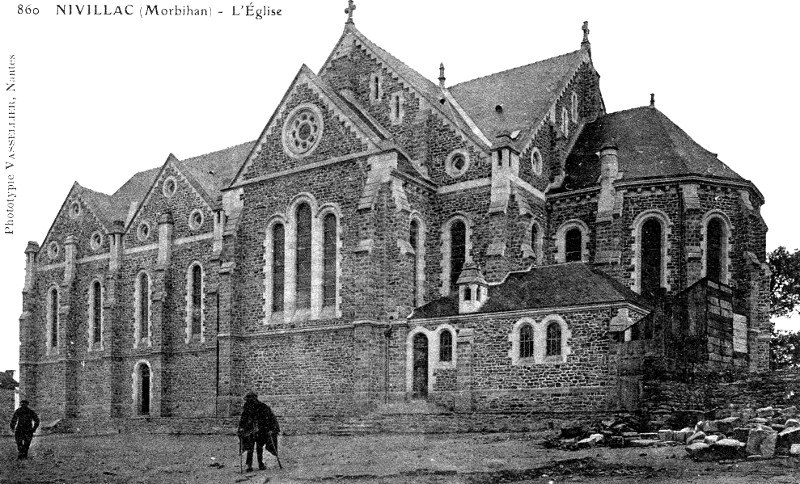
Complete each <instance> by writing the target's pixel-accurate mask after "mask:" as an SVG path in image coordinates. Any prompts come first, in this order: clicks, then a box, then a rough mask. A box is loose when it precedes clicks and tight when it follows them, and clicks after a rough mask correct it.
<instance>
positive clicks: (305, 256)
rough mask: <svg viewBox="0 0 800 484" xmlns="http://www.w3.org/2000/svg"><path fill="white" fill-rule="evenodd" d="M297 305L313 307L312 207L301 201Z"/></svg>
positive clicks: (297, 242) (296, 274)
mask: <svg viewBox="0 0 800 484" xmlns="http://www.w3.org/2000/svg"><path fill="white" fill-rule="evenodd" d="M295 220H296V224H297V238H296V241H295V242H296V245H295V247H296V249H295V250H296V252H295V254H296V257H295V298H296V299H295V307H297V308H310V307H311V207H310V206H309V205H308V204H307V203H301V204H300V205H299V206H298V207H297V211H296V212H295Z"/></svg>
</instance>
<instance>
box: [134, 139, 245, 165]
mask: <svg viewBox="0 0 800 484" xmlns="http://www.w3.org/2000/svg"><path fill="white" fill-rule="evenodd" d="M255 141H258V140H250V141H245V142H244V143H238V144H235V145H231V146H228V147H227V148H222V149H219V150H214V151H209V152H208V153H201V154H199V155H194V156H191V157H189V158H184V159H182V160H179V161H182V162H183V163H186V162H187V161H192V160H196V159H198V158H201V157H203V156H208V155H215V154H217V153H222V152H223V151H228V150H231V149H234V148H240V147H242V146H244V145H246V144H249V143H253V142H255ZM145 171H147V170H145Z"/></svg>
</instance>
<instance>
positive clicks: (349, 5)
mask: <svg viewBox="0 0 800 484" xmlns="http://www.w3.org/2000/svg"><path fill="white" fill-rule="evenodd" d="M355 9H356V4H355V3H353V0H347V8H346V9H344V13H346V14H347V23H349V24H351V23H353V10H355Z"/></svg>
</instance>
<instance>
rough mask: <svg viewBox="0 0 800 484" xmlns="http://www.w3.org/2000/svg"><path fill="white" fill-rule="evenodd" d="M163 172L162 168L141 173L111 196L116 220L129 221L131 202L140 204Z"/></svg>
mask: <svg viewBox="0 0 800 484" xmlns="http://www.w3.org/2000/svg"><path fill="white" fill-rule="evenodd" d="M160 172H161V167H157V168H151V169H149V170H145V171H140V172H139V173H137V174H135V175H133V176H132V177H131V178H130V179H129V180H128V181H126V182H125V183H124V184H123V185H122V186H121V187H119V188H118V189H117V191H116V192H114V194H113V195H111V199H112V204H113V211H114V215H115V220H122V221H123V222H125V221H127V218H128V211H129V210H130V206H131V202H136V203H140V202H141V201H142V199H143V198H144V196H145V195H146V194H147V191H148V190H149V189H150V187H151V186H152V185H153V182H155V180H156V177H157V176H158V174H159V173H160Z"/></svg>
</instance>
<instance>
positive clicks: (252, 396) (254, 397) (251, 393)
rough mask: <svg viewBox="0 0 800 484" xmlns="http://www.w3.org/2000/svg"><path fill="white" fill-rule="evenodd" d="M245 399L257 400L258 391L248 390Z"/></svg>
mask: <svg viewBox="0 0 800 484" xmlns="http://www.w3.org/2000/svg"><path fill="white" fill-rule="evenodd" d="M244 399H245V400H257V399H258V395H256V392H254V391H249V392H247V395H245V396H244Z"/></svg>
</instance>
